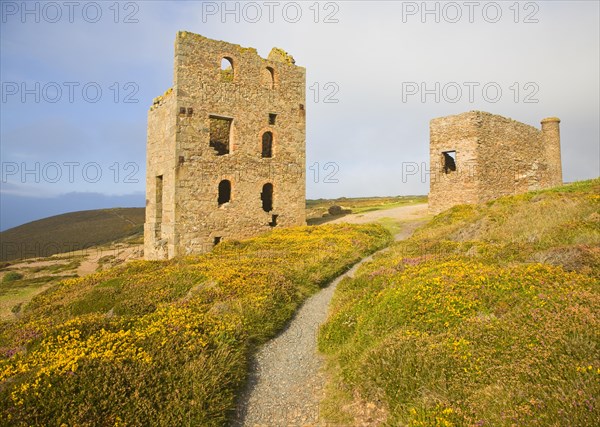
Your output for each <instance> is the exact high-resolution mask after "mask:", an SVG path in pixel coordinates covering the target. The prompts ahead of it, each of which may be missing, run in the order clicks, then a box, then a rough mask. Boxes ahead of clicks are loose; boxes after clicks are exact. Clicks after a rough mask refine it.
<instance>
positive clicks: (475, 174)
mask: <svg viewBox="0 0 600 427" xmlns="http://www.w3.org/2000/svg"><path fill="white" fill-rule="evenodd" d="M542 129H543V130H538V129H536V128H534V127H533V126H529V125H526V124H523V123H520V122H517V121H515V120H512V119H509V118H506V117H502V116H498V115H493V114H490V113H485V112H482V111H471V112H468V113H462V114H458V115H455V116H448V117H441V118H437V119H433V120H432V121H431V123H430V132H431V140H430V159H431V180H430V194H429V207H430V210H431V211H432V212H434V213H438V212H441V211H442V210H445V209H447V208H449V207H451V206H454V205H456V204H463V203H481V202H485V201H488V200H491V199H495V198H498V197H501V196H504V195H509V194H519V193H524V192H526V191H530V190H537V189H542V188H548V187H552V186H555V185H560V184H562V172H561V166H560V136H559V129H558V119H556V118H549V119H544V121H542ZM445 151H455V152H456V170H455V171H450V172H446V171H445V170H444V167H443V160H442V158H443V156H442V152H445ZM557 153H558V154H557Z"/></svg>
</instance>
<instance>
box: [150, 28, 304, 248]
mask: <svg viewBox="0 0 600 427" xmlns="http://www.w3.org/2000/svg"><path fill="white" fill-rule="evenodd" d="M223 58H227V60H228V61H229V62H228V64H231V68H229V69H228V67H224V69H221V62H222V59H223ZM163 109H164V110H165V111H167V112H165V113H162V111H163ZM173 121H174V125H172V124H171V122H173ZM265 132H270V133H271V134H270V135H268V137H267V138H266V139H272V155H271V157H263V150H262V144H263V135H264V133H265ZM227 133H229V138H228V144H227V147H226V148H224V147H223V146H222V145H221V144H216V143H215V141H222V140H224V139H225V140H226V139H227ZM211 135H212V136H211ZM211 141H212V143H211ZM158 147H160V148H158ZM147 165H148V170H147V175H148V178H147V187H146V188H147V190H146V191H147V220H146V233H145V256H146V258H148V259H157V258H162V257H169V258H170V257H173V256H177V255H186V254H190V253H201V252H206V251H208V250H210V249H211V248H212V247H213V246H214V245H215V244H216V243H218V242H220V241H223V240H228V239H239V238H244V237H249V236H252V235H256V234H258V233H262V232H265V231H268V230H271V229H272V228H273V227H275V226H277V227H280V226H283V227H285V226H295V225H303V224H305V69H304V68H302V67H299V66H296V65H295V64H294V60H293V58H292V57H291V56H289V55H287V54H286V53H285V52H284V51H282V50H280V49H276V48H274V49H273V50H272V51H271V53H270V54H269V57H268V59H263V58H261V57H260V56H258V54H257V52H256V50H254V49H252V48H243V47H240V46H238V45H235V44H230V43H226V42H222V41H215V40H210V39H207V38H205V37H202V36H200V35H197V34H192V33H188V32H180V33H178V34H177V38H176V42H175V77H174V86H173V93H172V95H167V96H166V97H165V99H162V100H161V101H160V102H159V103H158V106H157V107H156V108H154V109H153V111H151V113H150V115H149V125H148V159H147ZM161 174H162V176H163V186H164V189H163V203H162V209H163V213H162V224H161V226H160V228H161V229H162V239H157V237H156V234H155V233H154V234H153V230H155V229H156V227H157V226H156V223H157V221H156V218H157V212H156V207H157V201H156V191H155V186H156V185H155V182H156V177H157V176H159V175H161ZM223 180H228V181H229V182H230V184H231V194H230V200H229V201H228V202H226V203H222V204H219V202H218V199H219V183H220V182H221V181H223ZM265 184H271V185H272V188H273V191H272V193H273V196H272V205H273V206H272V210H270V211H268V212H266V211H265V210H264V209H263V206H266V207H267V209H268V207H269V203H265V202H264V201H263V200H262V198H261V194H262V193H263V188H264V186H265ZM167 187H168V190H166V188H167ZM266 193H268V191H266V192H265V194H266ZM171 194H172V195H173V198H172V202H173V203H172V205H170V204H165V202H166V201H168V202H169V203H171V199H170V198H165V196H166V195H168V196H169V197H170V195H171ZM263 197H265V196H263ZM171 212H172V214H173V215H172V216H170V213H171ZM158 216H159V217H160V215H158ZM167 219H168V220H171V219H172V221H173V222H172V228H171V226H170V223H169V222H167Z"/></svg>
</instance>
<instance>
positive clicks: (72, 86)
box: [0, 1, 600, 230]
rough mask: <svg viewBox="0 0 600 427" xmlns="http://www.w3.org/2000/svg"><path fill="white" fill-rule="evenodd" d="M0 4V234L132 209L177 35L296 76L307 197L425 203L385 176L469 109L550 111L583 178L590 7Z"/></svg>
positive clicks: (587, 167) (420, 160) (416, 189)
mask: <svg viewBox="0 0 600 427" xmlns="http://www.w3.org/2000/svg"><path fill="white" fill-rule="evenodd" d="M0 3H1V6H2V17H1V19H2V20H1V21H0V25H1V29H0V36H1V41H0V49H1V58H0V59H1V63H0V65H1V68H0V80H1V81H2V99H1V100H0V101H1V103H0V109H1V110H0V113H1V115H0V126H1V128H0V143H1V145H0V156H1V162H2V181H1V186H2V187H1V190H0V197H1V198H0V214H1V217H0V229H2V230H3V229H6V228H9V227H12V226H16V225H18V224H21V223H24V222H27V221H30V220H34V219H38V218H42V217H45V216H48V215H53V214H58V213H62V212H67V211H71V210H80V209H92V208H100V207H113V206H143V205H144V182H145V179H144V176H145V142H146V119H147V110H148V107H149V106H150V104H151V102H152V98H154V97H156V96H158V95H160V94H162V93H163V92H164V91H165V90H166V89H167V88H169V87H170V86H171V83H172V78H173V76H172V70H173V43H174V40H175V34H176V32H177V31H179V30H187V31H192V32H196V33H199V34H202V35H204V36H207V37H210V38H214V39H221V40H225V41H228V42H233V43H237V44H241V45H242V46H252V47H255V48H257V49H258V52H259V54H261V55H262V56H263V57H265V56H266V55H267V54H268V52H269V51H270V50H271V48H272V47H274V46H277V47H281V48H283V49H285V50H286V51H288V52H289V53H291V54H292V55H293V56H294V57H295V59H296V63H297V64H298V65H302V66H304V67H306V69H307V167H308V168H309V169H308V170H307V196H308V197H309V198H319V197H339V196H369V195H398V194H426V193H427V191H428V182H427V180H426V179H422V178H421V176H420V174H417V175H414V176H409V177H405V179H403V176H402V171H403V168H404V169H405V170H406V168H413V165H416V166H417V167H418V168H419V169H423V170H425V171H426V167H427V163H428V161H429V159H428V149H429V148H428V142H429V129H428V127H429V120H430V119H432V118H434V117H439V116H445V115H449V114H456V113H460V112H463V111H469V110H484V111H489V112H491V113H495V114H500V115H503V116H507V117H511V118H514V119H516V120H519V121H522V122H524V123H528V124H531V125H533V126H536V127H539V121H540V120H541V119H542V118H543V117H547V116H558V117H560V118H561V120H562V123H561V137H562V156H563V174H564V179H565V181H573V180H579V179H585V178H591V177H596V176H598V175H599V168H600V165H599V158H600V152H599V139H600V131H599V117H600V108H599V92H600V89H599V80H600V71H599V64H600V58H599V52H600V46H599V40H600V34H599V18H598V17H599V6H598V2H593V1H583V2H577V1H568V2H567V1H564V2H561V1H556V2H521V3H518V4H517V6H515V4H514V2H477V5H476V6H474V7H473V9H468V8H467V7H466V6H465V5H464V2H449V3H448V2H428V3H427V5H426V8H427V10H423V8H422V2H366V1H365V2H361V1H352V2H320V3H315V2H274V3H269V2H227V3H224V2H199V1H186V2H174V1H170V2H161V1H141V2H140V1H136V2H119V3H117V2H114V1H107V2H103V1H100V2H86V1H83V2H79V1H77V2H74V3H73V5H72V6H69V4H68V2H60V1H59V2H35V1H31V2H21V1H19V2H12V1H1V2H0ZM270 5H271V6H270ZM69 8H71V9H69ZM270 8H271V9H270ZM224 11H225V12H226V13H225V14H223V12H224ZM428 11H429V12H428ZM269 14H271V16H269ZM69 15H70V16H69ZM436 20H437V21H439V22H436ZM36 21H39V22H36ZM71 21H72V22H71ZM115 21H117V22H115ZM270 21H272V22H270ZM315 21H317V22H315ZM423 21H424V22H423ZM470 21H472V22H470ZM515 21H516V22H515ZM436 84H438V85H439V86H437V87H439V91H436ZM469 87H472V88H473V93H472V95H473V97H472V99H469V93H468V88H469ZM484 87H485V88H486V91H487V92H484V90H483V88H484ZM57 88H58V89H60V92H58V91H57ZM415 88H418V90H419V92H418V93H416V94H411V92H409V89H415ZM457 88H459V89H460V90H461V91H462V93H461V94H459V92H457V91H456V89H457ZM498 88H499V89H500V90H501V93H500V94H498V93H497V90H498ZM98 89H100V91H101V93H100V92H98ZM317 89H318V97H317ZM421 89H429V90H430V91H432V93H430V94H429V95H426V97H425V99H422V97H421V94H422V93H421ZM70 90H71V91H72V92H71V93H70ZM413 92H414V90H413ZM436 92H437V95H439V99H437V100H436V99H435V96H436ZM70 96H71V97H72V99H70ZM38 98H39V99H38ZM327 101H337V102H327ZM532 101H535V102H532ZM332 165H333V166H332ZM317 170H318V171H319V173H318V176H317V174H316V171H317ZM334 172H335V173H334ZM331 173H334V175H333V176H330V175H329V174H331ZM328 176H329V179H325V178H326V177H328ZM425 178H426V177H425ZM315 181H316V182H315ZM336 181H337V182H336Z"/></svg>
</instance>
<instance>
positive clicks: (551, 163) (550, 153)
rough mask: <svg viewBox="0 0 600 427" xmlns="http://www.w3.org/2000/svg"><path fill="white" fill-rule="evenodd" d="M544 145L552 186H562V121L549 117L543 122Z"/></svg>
mask: <svg viewBox="0 0 600 427" xmlns="http://www.w3.org/2000/svg"><path fill="white" fill-rule="evenodd" d="M541 123H542V144H543V145H544V152H545V153H546V162H547V164H548V174H549V183H550V185H551V186H557V185H562V183H563V181H562V163H561V158H560V126H559V123H560V119H559V118H558V117H547V118H545V119H543V120H542V122H541Z"/></svg>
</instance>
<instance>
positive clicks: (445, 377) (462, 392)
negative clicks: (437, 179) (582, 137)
mask: <svg viewBox="0 0 600 427" xmlns="http://www.w3.org/2000/svg"><path fill="white" fill-rule="evenodd" d="M598 194H600V180H592V181H587V182H584V183H576V184H574V185H570V186H565V187H560V188H558V189H552V190H549V191H544V192H536V193H529V194H525V195H521V196H515V197H506V198H502V199H499V200H496V201H493V202H489V203H487V204H486V205H480V206H457V207H455V208H452V209H450V210H448V211H446V212H444V213H442V214H440V215H438V216H436V217H435V218H434V219H433V220H432V221H431V222H430V223H429V224H428V225H426V226H425V227H423V228H421V229H420V230H418V231H417V232H416V233H415V235H414V236H413V237H412V238H411V239H409V240H407V241H404V242H398V243H396V244H394V245H393V246H392V247H391V248H390V250H389V251H387V252H386V253H384V254H381V255H380V256H377V257H376V258H375V260H374V261H372V262H371V263H368V264H366V265H364V266H362V267H361V269H359V271H358V274H357V276H356V277H355V278H354V279H352V280H345V281H343V282H342V283H340V285H339V287H338V288H337V290H336V294H335V295H334V300H333V303H332V311H331V313H330V317H329V319H328V321H327V323H326V324H325V325H324V327H323V328H322V330H321V332H320V337H319V347H320V349H321V350H322V351H323V352H324V353H326V354H327V355H328V359H329V366H330V371H331V374H332V375H331V378H332V380H331V381H332V384H331V385H330V387H329V388H330V389H331V391H330V395H329V397H328V399H326V411H325V413H326V414H328V416H329V417H330V418H331V419H332V420H334V421H338V422H345V423H347V424H350V425H352V424H353V423H354V422H355V420H354V417H356V416H357V414H356V413H352V412H350V411H344V410H340V409H339V408H344V407H349V405H344V403H349V402H344V400H348V401H351V400H353V399H356V397H357V396H359V398H360V399H361V401H363V402H370V403H371V404H372V405H375V406H378V407H379V409H380V412H382V413H384V414H385V415H386V416H385V417H384V418H385V420H384V421H383V420H382V423H383V424H385V425H390V426H398V425H406V426H448V427H450V426H513V425H527V426H535V425H539V426H554V425H569V426H591V425H600V401H599V400H598V396H600V352H599V349H600V332H599V331H600V276H599V272H600V249H599V247H600V230H599V227H598V226H599V222H598V219H599V218H600V217H599V216H598V211H599V208H600V197H599V196H598ZM340 389H341V390H343V393H340V392H339V391H337V390H340ZM340 399H341V400H342V402H340ZM373 424H375V423H373Z"/></svg>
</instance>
